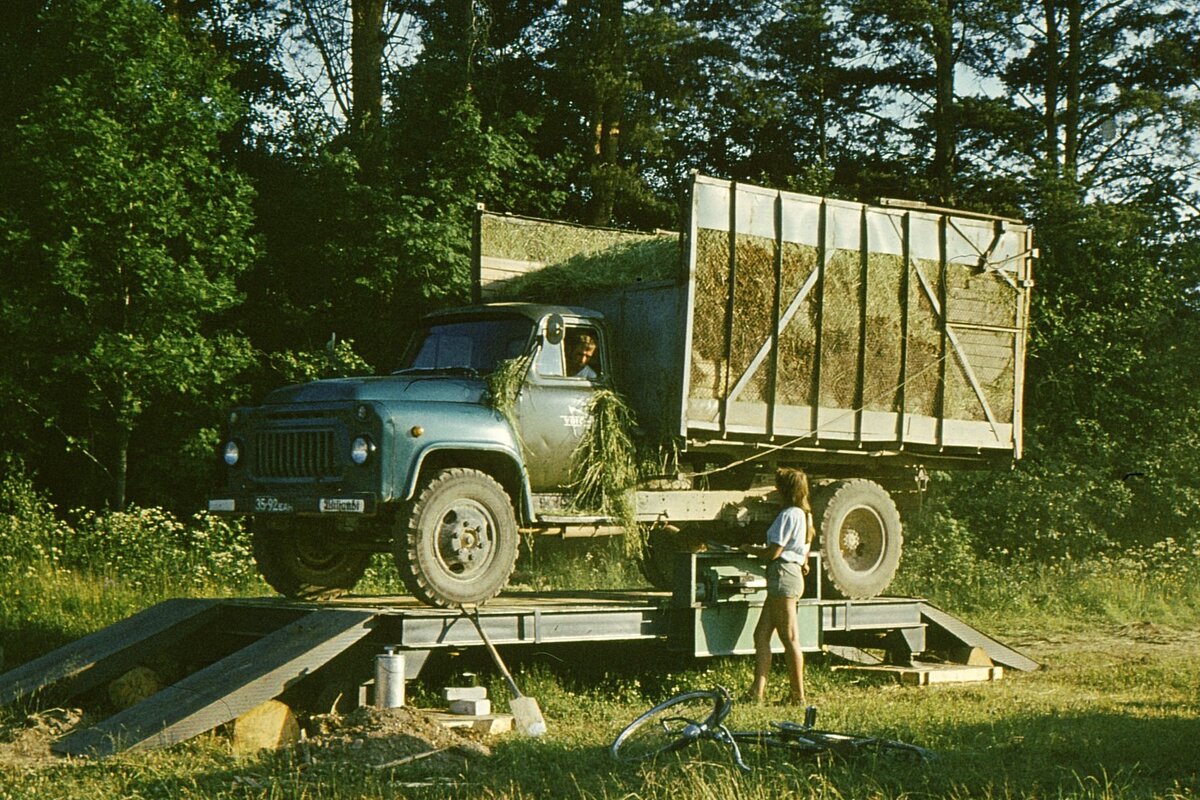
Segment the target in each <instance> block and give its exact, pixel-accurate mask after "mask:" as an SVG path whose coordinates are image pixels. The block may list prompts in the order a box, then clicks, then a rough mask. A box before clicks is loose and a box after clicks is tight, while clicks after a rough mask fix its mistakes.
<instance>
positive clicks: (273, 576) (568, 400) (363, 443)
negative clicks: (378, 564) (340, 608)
mask: <svg viewBox="0 0 1200 800" xmlns="http://www.w3.org/2000/svg"><path fill="white" fill-rule="evenodd" d="M608 350H609V348H608V340H607V333H606V330H605V325H604V319H603V316H602V315H600V314H599V313H597V312H593V311H588V310H587V309H582V308H574V307H562V306H549V305H539V304H529V303H498V304H490V305H478V306H469V307H466V308H461V309H455V310H453V311H448V312H443V313H437V314H433V315H430V316H428V317H426V318H425V319H424V320H422V323H421V325H420V327H419V329H418V330H417V332H416V333H415V334H414V336H413V337H412V339H411V340H410V343H409V345H408V347H407V348H406V350H405V352H404V355H403V357H402V360H401V364H400V367H399V369H397V370H396V371H394V372H393V373H391V374H390V375H385V376H376V377H355V378H339V379H332V380H322V381H315V382H313V383H308V384H301V385H295V386H288V387H284V388H281V389H278V390H276V391H274V392H272V393H271V394H270V395H268V396H267V398H266V399H265V401H264V402H263V403H262V405H259V406H256V407H246V408H238V409H235V410H234V411H233V412H232V413H231V414H230V416H229V430H228V435H227V437H226V440H225V443H224V446H223V451H222V452H223V457H224V460H225V463H226V465H227V468H228V481H227V484H226V490H227V491H226V492H225V493H223V494H222V495H221V496H220V497H214V498H212V499H211V500H210V501H209V510H210V511H213V512H215V513H222V514H234V515H249V516H250V517H252V521H251V526H252V530H253V541H254V551H255V557H256V559H257V561H258V564H259V568H260V571H261V572H262V574H263V576H264V578H266V580H267V582H268V583H270V584H271V586H272V587H274V588H275V589H276V590H278V591H280V592H281V593H283V594H285V595H288V596H293V597H304V598H325V597H332V596H336V595H337V594H340V593H343V592H345V591H347V590H349V589H350V588H352V587H353V586H354V584H355V583H356V582H357V581H358V579H359V578H360V577H361V576H362V574H363V572H364V571H365V569H366V566H367V563H368V561H369V558H370V555H371V554H372V553H374V552H381V551H388V550H391V551H392V553H393V555H394V556H395V559H396V561H397V565H398V566H399V568H400V571H401V575H402V576H403V577H404V580H405V583H406V585H407V586H408V588H409V589H410V590H411V591H413V593H414V594H415V595H417V596H418V597H420V598H421V599H423V600H425V601H426V602H428V603H431V604H434V605H456V604H462V603H478V602H482V601H484V600H486V599H488V598H490V597H491V596H493V595H495V594H496V593H497V592H499V591H500V589H501V588H502V587H503V586H504V584H505V583H506V582H507V580H508V577H509V575H510V574H511V572H512V569H513V565H514V563H515V559H516V554H517V543H518V526H519V524H522V523H525V522H527V521H528V520H530V519H531V515H532V498H533V497H534V496H535V495H545V494H555V493H561V492H563V491H565V487H566V486H567V484H568V483H569V482H570V477H571V455H572V453H573V452H574V450H575V447H576V445H577V444H578V443H579V440H580V439H581V437H582V436H583V435H584V433H585V432H586V431H587V429H588V425H589V418H588V407H589V401H590V399H591V395H592V393H593V392H594V391H595V390H596V388H597V387H599V386H601V385H604V383H605V382H606V380H607V376H608V374H609V372H610V365H609V363H608ZM505 381H508V382H510V385H509V386H508V390H509V391H508V392H506V391H505V387H504V386H503V385H501V384H502V383H503V382H505ZM506 394H508V395H509V396H511V398H512V399H511V403H509V404H507V406H506V404H505V402H504V400H503V397H504V396H505V395H506Z"/></svg>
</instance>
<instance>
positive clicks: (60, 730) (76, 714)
mask: <svg viewBox="0 0 1200 800" xmlns="http://www.w3.org/2000/svg"><path fill="white" fill-rule="evenodd" d="M82 719H83V711H81V710H80V709H78V708H51V709H47V710H46V711H39V712H38V713H36V714H30V715H29V716H28V717H26V718H25V720H24V721H23V723H17V724H9V725H5V726H3V727H0V769H18V770H19V769H36V768H39V767H45V766H49V765H51V764H61V763H63V759H62V758H61V757H59V756H57V755H55V754H54V753H53V752H51V751H50V746H51V745H52V744H53V743H54V742H55V740H57V739H59V738H60V737H62V736H64V735H66V734H67V733H69V732H70V731H71V730H73V729H74V728H75V727H76V726H78V725H79V722H80V721H81V720H82Z"/></svg>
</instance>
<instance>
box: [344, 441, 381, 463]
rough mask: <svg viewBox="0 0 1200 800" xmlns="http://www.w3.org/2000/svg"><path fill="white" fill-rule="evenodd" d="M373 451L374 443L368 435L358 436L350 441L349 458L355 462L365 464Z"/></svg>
mask: <svg viewBox="0 0 1200 800" xmlns="http://www.w3.org/2000/svg"><path fill="white" fill-rule="evenodd" d="M374 452H375V443H374V442H372V441H371V439H370V437H368V436H359V437H357V438H355V440H354V441H353V442H351V443H350V460H351V461H353V462H354V463H355V464H365V463H367V459H369V458H370V457H371V454H372V453H374Z"/></svg>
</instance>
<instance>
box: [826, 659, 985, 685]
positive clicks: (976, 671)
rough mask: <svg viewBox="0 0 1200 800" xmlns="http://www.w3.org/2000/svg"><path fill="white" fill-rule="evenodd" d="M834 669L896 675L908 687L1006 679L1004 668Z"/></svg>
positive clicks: (884, 666)
mask: <svg viewBox="0 0 1200 800" xmlns="http://www.w3.org/2000/svg"><path fill="white" fill-rule="evenodd" d="M834 669H835V670H849V671H853V672H876V673H883V674H888V675H894V676H895V677H896V679H897V680H898V681H900V683H903V684H905V685H907V686H931V685H933V684H937V683H972V682H977V681H998V680H1000V679H1001V678H1003V677H1004V668H1003V667H969V666H965V665H962V664H913V665H912V666H895V665H890V664H880V665H866V664H854V665H838V666H835V667H834Z"/></svg>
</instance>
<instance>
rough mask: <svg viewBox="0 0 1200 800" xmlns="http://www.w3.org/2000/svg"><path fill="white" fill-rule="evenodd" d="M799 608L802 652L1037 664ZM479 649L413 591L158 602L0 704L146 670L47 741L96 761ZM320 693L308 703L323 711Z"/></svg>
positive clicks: (730, 642) (575, 637) (659, 622)
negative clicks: (110, 704) (957, 652)
mask: <svg viewBox="0 0 1200 800" xmlns="http://www.w3.org/2000/svg"><path fill="white" fill-rule="evenodd" d="M802 605H803V606H805V607H808V608H810V609H811V610H812V612H814V613H815V617H812V619H815V620H816V621H817V622H818V625H819V630H816V631H809V632H808V633H806V641H807V643H806V649H810V650H818V649H829V650H832V651H834V652H839V651H840V654H850V656H851V657H853V654H854V652H855V651H860V652H863V653H865V650H860V649H861V648H864V647H876V648H878V647H882V648H885V649H887V652H888V653H891V654H892V657H889V659H888V660H889V661H895V660H897V659H903V658H904V657H906V656H911V654H912V653H914V652H921V651H923V650H925V649H926V647H927V646H930V647H932V644H928V645H927V643H933V642H935V641H936V642H937V644H938V647H942V646H943V645H945V644H946V643H951V644H953V643H958V644H960V645H961V644H967V645H970V646H975V647H981V648H983V649H984V650H986V651H987V652H988V654H989V655H990V656H991V657H992V659H993V660H994V661H996V662H997V663H999V664H1003V665H1006V666H1009V667H1012V668H1014V669H1018V670H1028V669H1035V668H1036V667H1037V664H1036V663H1035V662H1033V661H1031V660H1029V659H1028V658H1026V657H1024V656H1022V655H1021V654H1019V653H1017V652H1016V651H1014V650H1012V649H1011V648H1008V647H1006V646H1004V645H1003V644H1001V643H999V642H997V641H995V640H993V639H991V638H990V637H986V636H984V635H983V634H981V633H979V632H978V631H975V630H974V629H972V628H970V627H969V626H966V625H965V624H964V623H962V622H961V621H959V620H956V619H954V618H953V617H951V616H950V615H948V614H946V613H945V612H942V611H940V610H939V609H936V608H934V607H933V606H930V605H929V604H927V603H925V602H924V601H921V600H912V599H906V598H898V599H896V598H878V599H875V600H869V601H857V602H854V601H845V600H841V601H824V600H808V601H802ZM759 608H760V605H758V604H754V603H751V602H742V603H723V604H718V606H708V607H704V606H700V605H693V606H692V607H682V608H681V607H679V606H678V605H677V603H676V602H675V601H673V599H672V596H671V595H670V594H667V593H646V592H607V593H597V592H589V593H575V594H565V593H563V594H560V593H537V594H534V593H524V594H505V595H501V596H500V597H498V598H496V599H495V600H493V601H491V602H489V603H488V604H487V605H486V606H485V607H484V608H482V609H481V610H480V612H479V621H480V624H481V625H482V626H483V628H484V630H485V632H486V633H487V635H488V638H490V639H491V640H492V641H493V642H494V643H496V644H500V645H517V644H552V643H565V642H601V641H631V640H639V639H643V640H660V641H662V642H663V643H664V644H665V645H666V646H668V647H671V648H673V649H677V650H685V651H691V652H693V653H694V654H695V655H702V656H704V655H722V654H725V655H727V654H738V653H750V652H753V644H752V640H751V638H750V633H751V631H752V630H753V625H754V622H755V621H756V620H757V616H758V610H759ZM731 612H732V615H731ZM826 642H828V644H826ZM839 643H840V644H839ZM482 644H483V642H482V639H481V638H480V636H479V633H478V632H477V630H476V629H475V626H474V624H473V622H472V621H471V620H470V619H468V618H466V617H465V616H463V614H462V613H461V612H460V611H457V610H444V609H433V608H428V607H425V606H422V605H420V604H419V603H417V602H416V601H415V600H413V599H412V598H389V597H371V598H345V599H341V600H336V601H329V602H323V603H301V602H296V601H288V600H285V599H282V598H260V599H177V600H168V601H166V602H163V603H160V604H158V605H155V606H153V607H151V608H149V609H147V610H145V611H143V612H141V613H139V614H136V615H134V616H132V617H129V618H128V619H125V620H123V621H121V622H118V623H116V624H114V625H111V626H109V627H107V628H104V629H102V630H100V631H97V632H96V633H93V634H91V635H88V636H85V637H83V638H82V639H79V640H77V641H75V642H73V643H70V644H68V645H65V646H64V647H61V648H59V649H57V650H54V651H53V652H50V653H48V654H46V655H44V656H42V657H40V658H37V659H34V660H33V661H30V662H27V663H25V664H23V665H21V666H19V667H17V668H16V669H13V670H11V671H9V672H7V673H5V674H3V675H0V707H2V706H7V705H9V704H12V703H16V702H18V701H20V702H23V703H25V704H27V705H28V706H30V707H43V708H44V707H53V706H55V705H62V704H63V703H65V702H67V701H70V700H72V699H74V698H83V699H84V700H85V701H89V694H90V699H93V700H94V699H96V698H97V697H98V696H99V692H101V691H104V690H105V689H106V687H110V686H111V685H112V684H113V682H114V681H115V680H117V679H118V678H121V677H122V676H126V675H128V674H130V672H131V670H135V668H139V667H142V668H146V667H152V668H154V669H155V670H156V672H157V673H158V674H161V675H162V676H163V678H162V681H161V682H162V683H163V684H166V685H163V686H162V687H161V688H158V687H154V688H158V690H157V691H154V692H153V693H151V694H149V696H148V697H145V699H141V700H140V701H138V702H136V703H135V704H134V705H132V706H130V707H128V708H125V709H124V710H121V711H117V712H116V713H114V714H112V715H111V716H108V717H106V718H104V719H101V720H100V721H99V722H97V723H95V724H93V725H91V726H90V727H83V728H78V729H76V730H74V731H72V732H71V733H69V734H68V735H66V736H65V737H63V738H62V739H60V740H58V741H57V742H56V743H55V744H54V746H53V749H54V751H55V752H57V753H59V754H62V755H75V756H92V757H103V756H107V755H111V754H113V753H116V752H120V751H123V750H130V749H150V748H158V747H166V746H169V745H172V744H176V743H178V742H182V741H185V740H187V739H190V738H192V737H193V736H196V735H198V734H201V733H203V732H205V731H209V730H211V729H213V728H215V727H217V726H219V725H222V724H225V723H227V722H230V721H232V720H234V719H236V718H237V717H238V716H240V715H242V714H244V713H245V712H247V711H249V710H251V709H253V708H255V707H256V706H258V705H260V704H262V703H264V702H266V701H267V700H270V699H272V698H275V697H279V696H280V695H282V694H284V693H285V692H289V691H296V690H299V689H302V688H303V687H304V686H308V685H323V684H324V685H327V686H332V687H333V688H335V689H337V690H340V691H342V692H343V693H347V692H353V691H355V690H356V689H357V687H358V685H359V684H360V683H361V681H359V682H358V683H357V684H352V685H348V684H346V683H345V682H344V681H345V680H346V675H349V674H355V675H361V674H362V670H361V669H358V668H356V669H354V670H350V669H345V668H344V667H345V666H346V664H347V659H354V663H356V664H359V665H360V666H361V665H362V664H370V663H371V662H372V659H373V657H374V656H375V655H377V654H378V653H380V652H382V651H383V648H384V647H385V646H391V647H396V648H398V649H399V651H400V652H403V653H406V654H407V656H406V673H407V677H408V678H409V679H412V678H415V677H416V676H417V675H418V673H419V672H420V669H421V667H422V665H423V663H424V661H425V658H426V657H427V656H428V655H429V653H430V652H432V651H434V650H437V649H440V648H448V649H461V648H467V647H473V646H482ZM323 668H326V669H324V670H323ZM176 676H179V677H178V679H177V680H174V682H173V683H168V681H169V680H170V679H171V678H174V677H176ZM339 677H341V679H342V680H343V683H342V684H341V685H339V684H338V679H339ZM326 691H328V689H326ZM347 696H353V695H347ZM329 699H330V698H329V696H328V695H327V696H325V703H324V705H323V706H322V705H320V704H318V705H315V706H314V707H325V708H328V707H329ZM87 704H88V706H89V708H90V701H89V702H88V703H87ZM98 705H104V702H103V700H101V701H100V702H99V703H98Z"/></svg>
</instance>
